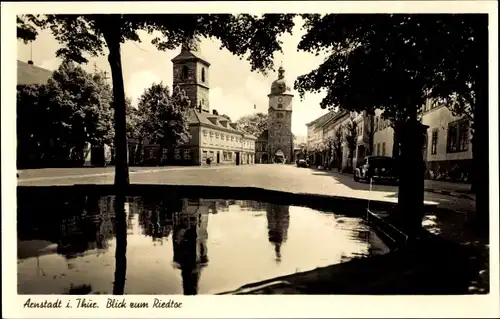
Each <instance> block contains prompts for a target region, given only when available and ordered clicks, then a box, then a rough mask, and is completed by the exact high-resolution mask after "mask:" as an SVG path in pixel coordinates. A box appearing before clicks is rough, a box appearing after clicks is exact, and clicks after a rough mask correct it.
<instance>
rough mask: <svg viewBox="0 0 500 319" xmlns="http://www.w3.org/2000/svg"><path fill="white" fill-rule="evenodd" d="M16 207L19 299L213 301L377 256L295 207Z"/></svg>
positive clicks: (112, 202) (343, 225)
mask: <svg viewBox="0 0 500 319" xmlns="http://www.w3.org/2000/svg"><path fill="white" fill-rule="evenodd" d="M18 200H19V203H18V282H19V284H18V291H19V293H20V294H51V293H56V294H87V293H103V294H110V293H112V294H178V293H183V294H185V295H196V294H199V293H201V294H206V293H215V292H220V291H222V290H225V289H228V288H236V287H238V286H241V285H244V284H246V283H248V282H253V281H258V280H264V279H267V278H272V277H275V276H280V275H286V274H289V273H293V272H296V271H305V270H310V269H314V268H316V267H320V266H326V265H328V264H334V263H339V262H343V261H346V260H349V258H353V257H355V256H366V255H371V254H376V253H385V252H387V251H386V250H385V249H384V247H385V246H384V245H383V243H382V242H381V241H380V240H379V239H378V237H376V235H374V233H373V232H371V231H369V229H368V228H367V227H366V225H364V224H363V222H362V220H361V219H359V218H352V217H346V216H337V215H335V214H332V213H328V214H327V213H322V212H318V211H316V210H312V209H309V208H305V207H296V206H287V205H277V204H270V203H263V202H256V201H241V200H211V199H200V198H196V199H179V198H176V199H172V198H168V199H167V198H159V197H153V196H151V197H147V196H144V197H133V198H126V197H125V196H95V195H84V194H78V195H74V196H72V197H71V198H58V197H56V196H54V197H53V198H52V200H51V201H44V200H42V199H36V198H31V199H29V200H28V199H23V198H21V197H18ZM35 202H36V203H37V205H36V206H35V205H32V203H35ZM209 217H210V218H209ZM291 219H293V220H294V222H293V223H290V220H291ZM209 227H210V229H211V231H210V233H209V232H208V228H209ZM269 243H270V244H271V245H269ZM170 245H172V246H171V247H170ZM377 247H378V248H377ZM380 247H382V249H380ZM209 251H211V255H212V256H211V258H210V262H209V256H208V252H209ZM271 256H272V257H271ZM33 268H35V269H36V271H35V272H33V271H32V270H33Z"/></svg>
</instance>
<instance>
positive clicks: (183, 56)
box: [171, 50, 210, 66]
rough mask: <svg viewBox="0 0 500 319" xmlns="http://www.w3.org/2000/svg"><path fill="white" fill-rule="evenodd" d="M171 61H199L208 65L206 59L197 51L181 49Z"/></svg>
mask: <svg viewBox="0 0 500 319" xmlns="http://www.w3.org/2000/svg"><path fill="white" fill-rule="evenodd" d="M171 61H172V62H173V63H177V62H187V61H201V62H203V63H204V64H206V65H207V66H210V63H208V61H207V59H206V58H205V57H204V56H203V55H202V54H201V53H200V52H198V51H185V50H182V51H181V53H179V54H178V55H177V56H176V57H175V58H173V59H172V60H171Z"/></svg>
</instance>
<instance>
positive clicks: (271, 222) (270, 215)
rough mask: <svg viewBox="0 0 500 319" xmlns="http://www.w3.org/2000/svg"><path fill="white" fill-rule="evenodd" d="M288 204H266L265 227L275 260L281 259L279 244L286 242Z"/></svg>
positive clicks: (288, 215) (288, 214) (288, 222)
mask: <svg viewBox="0 0 500 319" xmlns="http://www.w3.org/2000/svg"><path fill="white" fill-rule="evenodd" d="M289 208H290V206H284V205H276V204H268V205H267V210H266V212H267V229H268V236H269V242H270V243H272V244H273V245H274V249H275V252H276V260H277V261H281V245H282V244H283V243H285V242H286V239H287V235H288V227H289V224H290V212H289Z"/></svg>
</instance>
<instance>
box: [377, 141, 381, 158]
mask: <svg viewBox="0 0 500 319" xmlns="http://www.w3.org/2000/svg"><path fill="white" fill-rule="evenodd" d="M377 155H380V143H377Z"/></svg>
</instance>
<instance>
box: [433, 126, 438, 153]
mask: <svg viewBox="0 0 500 319" xmlns="http://www.w3.org/2000/svg"><path fill="white" fill-rule="evenodd" d="M431 138H432V140H431V154H432V155H436V153H437V142H438V130H437V129H435V130H434V131H432V137H431Z"/></svg>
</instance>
